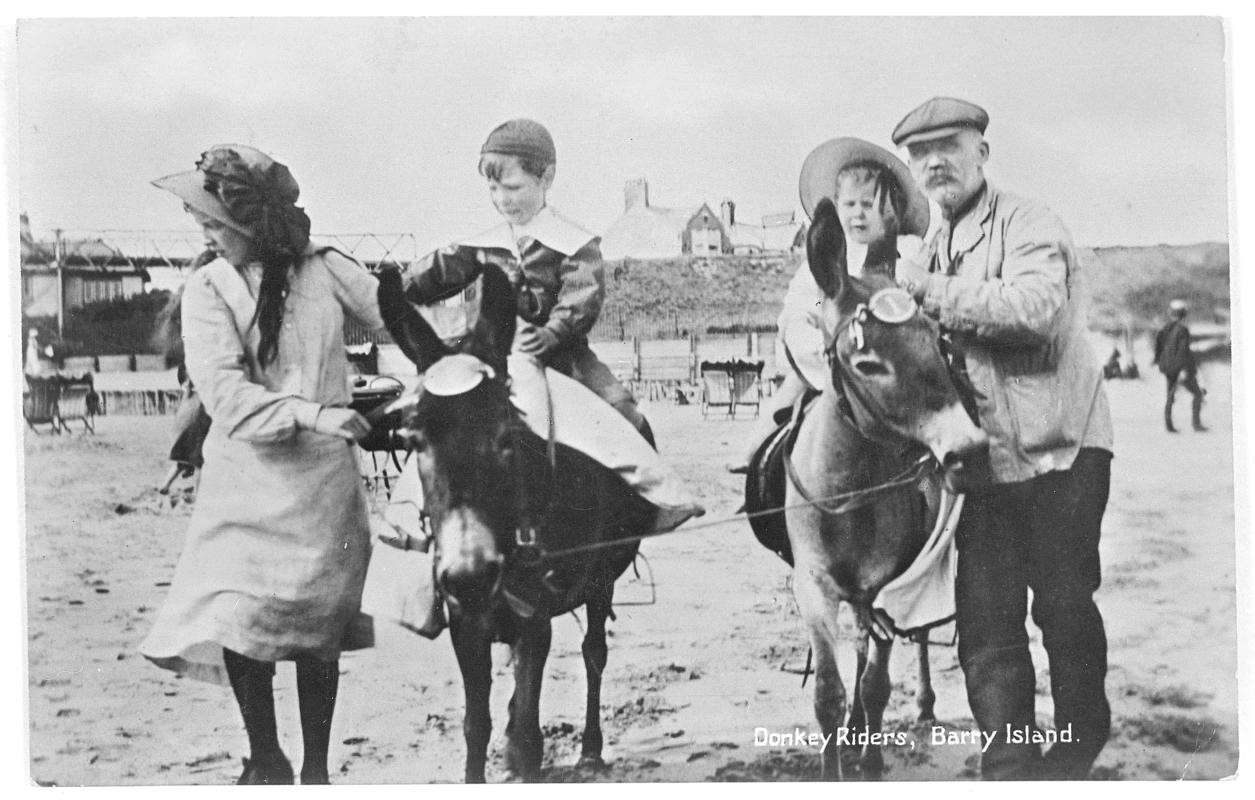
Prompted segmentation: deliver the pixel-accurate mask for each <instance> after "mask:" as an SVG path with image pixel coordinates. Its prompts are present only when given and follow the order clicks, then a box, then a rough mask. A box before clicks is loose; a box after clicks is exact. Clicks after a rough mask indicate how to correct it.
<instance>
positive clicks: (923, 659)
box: [915, 633, 937, 722]
mask: <svg viewBox="0 0 1255 800" xmlns="http://www.w3.org/2000/svg"><path fill="white" fill-rule="evenodd" d="M916 652H917V653H918V655H919V686H917V687H916V689H915V705H916V706H918V707H919V721H920V722H933V721H935V720H936V719H937V716H936V715H935V714H934V713H933V706H934V705H935V704H936V702H937V695H936V693H935V692H933V676H932V670H931V668H930V667H929V664H928V634H927V633H925V634H922V638H921V639H920V640H919V641H918V642H916Z"/></svg>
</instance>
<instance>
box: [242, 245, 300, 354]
mask: <svg viewBox="0 0 1255 800" xmlns="http://www.w3.org/2000/svg"><path fill="white" fill-rule="evenodd" d="M254 241H255V243H256V240H254ZM258 249H259V251H260V252H258V253H257V255H258V257H259V259H260V261H261V263H262V269H261V287H260V288H259V289H258V291H257V310H256V311H254V312H253V322H255V323H256V324H257V330H258V331H259V332H260V333H261V342H260V343H259V344H258V346H257V361H258V363H260V364H261V365H262V366H263V367H264V366H266V365H267V364H269V363H271V362H272V361H274V360H275V357H276V356H277V355H278V354H279V331H281V330H282V329H283V307H284V305H285V304H286V303H287V299H288V274H289V270H291V269H293V268H294V267H297V266H298V265H299V264H300V257H299V256H296V257H294V256H292V255H291V254H289V253H284V252H275V251H273V250H272V251H271V252H265V249H264V248H261V247H260V246H259V248H258Z"/></svg>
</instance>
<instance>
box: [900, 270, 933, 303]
mask: <svg viewBox="0 0 1255 800" xmlns="http://www.w3.org/2000/svg"><path fill="white" fill-rule="evenodd" d="M893 274H894V277H895V279H896V280H897V281H898V285H899V286H901V287H902V288H903V289H906V290H907V291H908V292H910V293H911V297H913V298H915V300H916V302H919V301H920V300H923V299H924V293H925V292H927V291H928V284H929V283H930V282H931V281H932V273H930V272H929V271H928V270H927V269H925V268H924V267H923V266H922V265H921V264H919V263H917V262H915V261H909V260H907V259H902V260H901V261H899V262H898V263H897V265H896V266H895V267H894V268H893Z"/></svg>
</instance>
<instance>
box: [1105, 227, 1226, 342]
mask: <svg viewBox="0 0 1255 800" xmlns="http://www.w3.org/2000/svg"><path fill="white" fill-rule="evenodd" d="M1082 258H1083V259H1084V263H1085V273H1084V274H1085V284H1086V287H1087V289H1088V291H1089V296H1090V309H1089V316H1090V327H1092V328H1098V329H1103V330H1115V329H1118V328H1121V327H1123V326H1124V325H1126V324H1127V325H1129V326H1131V327H1133V328H1134V329H1139V330H1145V329H1150V328H1153V327H1157V326H1158V324H1159V322H1160V321H1161V320H1162V319H1163V314H1164V310H1165V309H1166V308H1167V307H1168V301H1169V300H1171V299H1173V298H1174V297H1179V298H1181V299H1183V300H1185V301H1186V302H1188V303H1189V304H1190V309H1191V314H1190V316H1191V318H1193V319H1195V320H1198V321H1200V322H1204V321H1205V322H1227V321H1228V318H1229V291H1230V289H1229V246H1228V245H1226V244H1221V243H1217V242H1206V243H1203V244H1195V245H1185V246H1180V245H1176V246H1174V245H1157V246H1155V247H1102V248H1096V249H1093V250H1088V249H1083V250H1082Z"/></svg>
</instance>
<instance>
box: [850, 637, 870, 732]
mask: <svg viewBox="0 0 1255 800" xmlns="http://www.w3.org/2000/svg"><path fill="white" fill-rule="evenodd" d="M859 638H860V641H859V642H858V645H857V647H856V656H855V659H856V660H855V664H854V697H853V698H851V700H850V716H849V718H848V719H847V720H846V723H845V727H846V728H847V729H848V730H849V732H850V735H851V736H854V735H857V734H858V733H860V732H862V731H865V730H867V715H866V714H864V713H863V689H862V686H863V674H864V673H865V672H867V637H866V636H864V635H862V634H860V636H859Z"/></svg>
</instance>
